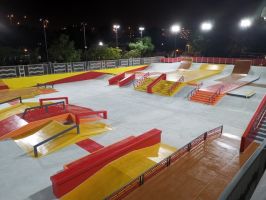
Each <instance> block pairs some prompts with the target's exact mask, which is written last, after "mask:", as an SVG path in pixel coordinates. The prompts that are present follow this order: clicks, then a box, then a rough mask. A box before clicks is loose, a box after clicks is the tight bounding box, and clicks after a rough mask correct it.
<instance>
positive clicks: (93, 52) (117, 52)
mask: <svg viewBox="0 0 266 200" xmlns="http://www.w3.org/2000/svg"><path fill="white" fill-rule="evenodd" d="M87 53H88V58H89V59H90V60H117V59H120V58H121V54H122V50H121V49H119V48H112V47H95V48H91V49H89V51H88V52H87Z"/></svg>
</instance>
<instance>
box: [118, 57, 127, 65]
mask: <svg viewBox="0 0 266 200" xmlns="http://www.w3.org/2000/svg"><path fill="white" fill-rule="evenodd" d="M119 65H120V66H128V59H120V60H119Z"/></svg>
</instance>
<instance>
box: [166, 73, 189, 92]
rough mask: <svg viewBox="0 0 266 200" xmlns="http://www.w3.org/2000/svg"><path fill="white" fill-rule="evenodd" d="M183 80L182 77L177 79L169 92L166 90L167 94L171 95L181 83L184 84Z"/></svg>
mask: <svg viewBox="0 0 266 200" xmlns="http://www.w3.org/2000/svg"><path fill="white" fill-rule="evenodd" d="M184 80H185V78H184V76H181V77H180V79H179V80H178V81H177V82H175V83H174V84H173V85H172V86H171V87H170V88H169V90H168V94H169V95H171V94H172V93H173V92H174V90H175V89H176V88H177V87H178V86H179V85H180V84H181V83H183V82H184Z"/></svg>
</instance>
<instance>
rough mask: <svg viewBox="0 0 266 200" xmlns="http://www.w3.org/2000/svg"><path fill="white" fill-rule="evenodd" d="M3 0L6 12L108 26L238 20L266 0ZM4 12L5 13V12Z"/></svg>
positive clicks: (62, 22) (56, 21)
mask: <svg viewBox="0 0 266 200" xmlns="http://www.w3.org/2000/svg"><path fill="white" fill-rule="evenodd" d="M91 2H92V1H85V0H75V1H67V0H65V1H61V0H45V1H44V0H1V3H0V8H1V9H0V10H2V12H3V13H4V14H7V13H16V14H21V15H28V16H31V17H34V18H35V17H36V18H37V19H38V18H40V17H47V18H48V19H49V20H50V21H51V25H54V26H59V25H67V24H71V23H79V22H81V21H86V22H88V23H89V24H93V25H98V26H105V25H109V24H112V23H114V22H118V23H121V24H122V25H123V24H132V25H138V24H143V25H145V26H161V27H163V26H165V27H167V26H170V25H171V24H172V23H174V22H181V23H182V25H183V26H193V25H196V24H197V23H199V22H200V21H202V20H206V19H212V20H214V21H215V22H216V23H217V24H223V23H227V22H231V23H237V22H238V21H239V19H240V18H242V17H245V16H256V15H257V16H259V15H260V13H259V12H260V11H261V9H262V7H263V6H265V1H264V0H220V1H218V0H165V1H154V0H153V1H152V0H123V1H115V0H113V1H94V3H93V4H92V3H91ZM3 13H2V14H3ZM96 13H97V14H96Z"/></svg>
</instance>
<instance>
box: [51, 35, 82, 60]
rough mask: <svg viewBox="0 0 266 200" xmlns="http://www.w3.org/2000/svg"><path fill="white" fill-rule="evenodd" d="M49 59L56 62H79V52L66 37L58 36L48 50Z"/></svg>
mask: <svg viewBox="0 0 266 200" xmlns="http://www.w3.org/2000/svg"><path fill="white" fill-rule="evenodd" d="M48 52H49V55H50V58H51V59H52V60H53V61H56V62H75V61H80V57H81V51H80V50H76V49H75V43H74V42H73V41H70V40H69V36H68V35H64V34H62V35H60V37H59V39H57V40H55V41H54V42H53V43H52V45H51V47H50V48H49V50H48Z"/></svg>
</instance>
